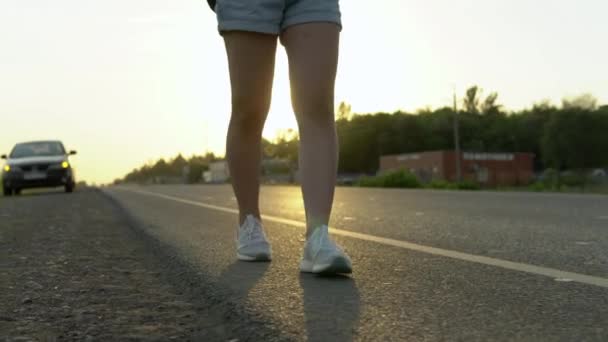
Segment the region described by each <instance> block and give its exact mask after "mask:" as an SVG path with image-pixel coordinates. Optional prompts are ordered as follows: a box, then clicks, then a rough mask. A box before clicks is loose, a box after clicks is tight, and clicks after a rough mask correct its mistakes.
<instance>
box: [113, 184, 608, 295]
mask: <svg viewBox="0 0 608 342" xmlns="http://www.w3.org/2000/svg"><path fill="white" fill-rule="evenodd" d="M113 189H118V190H121V191H127V192H133V193H138V194H142V195H147V196H152V197H157V198H162V199H166V200H170V201H174V202H179V203H184V204H189V205H193V206H197V207H201V208H206V209H210V210H215V211H221V212H225V213H230V214H238V210H236V209H232V208H226V207H221V206H217V205H212V204H207V203H202V202H197V201H191V200H187V199H183V198H179V197H173V196H168V195H163V194H159V193H155V192H150V191H143V190H135V189H129V188H123V187H115V188H113ZM262 218H263V219H264V220H266V221H269V222H275V223H281V224H285V225H289V226H293V227H302V228H304V227H306V224H305V223H304V222H301V221H296V220H291V219H286V218H282V217H277V216H271V215H263V216H262ZM330 232H331V233H332V234H336V235H341V236H346V237H350V238H354V239H359V240H364V241H370V242H375V243H379V244H382V245H386V246H393V247H398V248H403V249H408V250H412V251H416V252H422V253H427V254H431V255H437V256H442V257H446V258H452V259H457V260H463V261H468V262H473V263H477V264H482V265H489V266H495V267H499V268H504V269H507V270H513V271H519V272H526V273H531V274H536V275H542V276H546V277H550V278H553V279H556V280H559V279H568V280H572V281H574V282H578V283H582V284H588V285H595V286H599V287H604V288H608V279H606V278H601V277H596V276H590V275H585V274H580V273H574V272H567V271H561V270H558V269H554V268H548V267H542V266H534V265H529V264H524V263H519V262H513V261H507V260H501V259H496V258H490V257H485V256H481V255H474V254H468V253H462V252H456V251H451V250H447V249H442V248H436V247H430V246H424V245H419V244H416V243H412V242H407V241H401V240H395V239H389V238H383V237H379V236H374V235H369V234H363V233H356V232H351V231H347V230H343V229H337V228H330Z"/></svg>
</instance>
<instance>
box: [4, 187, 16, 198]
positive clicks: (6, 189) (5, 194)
mask: <svg viewBox="0 0 608 342" xmlns="http://www.w3.org/2000/svg"><path fill="white" fill-rule="evenodd" d="M2 192H3V193H4V196H7V197H8V196H10V195H12V194H13V190H11V188H7V187H4V188H3V191H2Z"/></svg>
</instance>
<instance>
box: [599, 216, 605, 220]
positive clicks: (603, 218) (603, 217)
mask: <svg viewBox="0 0 608 342" xmlns="http://www.w3.org/2000/svg"><path fill="white" fill-rule="evenodd" d="M597 219H598V220H608V216H598V217H597Z"/></svg>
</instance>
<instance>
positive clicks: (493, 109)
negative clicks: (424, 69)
mask: <svg viewBox="0 0 608 342" xmlns="http://www.w3.org/2000/svg"><path fill="white" fill-rule="evenodd" d="M482 95H483V92H482V90H481V89H480V88H479V87H477V86H474V87H470V88H469V89H467V91H466V93H465V94H464V97H463V98H462V100H461V101H460V102H459V103H457V104H456V106H455V107H456V109H455V108H453V107H443V108H438V109H434V110H433V109H421V110H418V111H417V112H415V113H407V112H404V111H397V112H394V113H374V114H354V113H352V110H351V107H350V105H348V104H346V103H344V102H343V103H341V104H340V105H339V107H338V109H337V112H336V126H337V132H338V137H339V144H340V157H339V172H340V173H357V174H361V173H365V174H374V173H376V171H377V170H378V167H379V159H380V156H383V155H390V154H401V153H413V152H421V151H436V150H453V149H454V120H455V119H456V118H457V120H458V127H459V135H460V145H461V149H462V150H463V151H469V152H530V153H534V155H535V164H534V165H535V170H536V171H542V170H545V169H549V168H551V169H554V170H573V171H583V170H589V169H593V168H608V106H606V105H604V106H599V105H598V103H597V100H596V99H595V98H594V97H593V96H591V95H588V94H585V95H581V96H578V97H575V98H570V99H564V100H563V101H562V103H561V104H560V105H559V106H557V105H553V104H551V103H549V102H547V101H544V102H540V103H537V104H535V105H533V106H532V107H531V108H528V109H524V110H520V111H507V110H506V109H505V108H504V107H503V106H502V105H500V104H499V102H498V94H497V93H490V94H488V95H487V96H482ZM298 145H299V140H298V136H297V133H295V132H294V131H292V130H288V131H285V132H283V133H281V134H280V135H279V136H278V137H277V138H276V139H275V140H274V141H269V140H264V141H263V143H262V154H263V157H264V158H280V159H286V160H289V161H290V162H291V164H292V165H293V168H292V169H293V170H295V169H297V161H298V157H297V156H298ZM218 159H221V158H220V157H219V156H216V155H214V154H212V153H207V154H206V155H204V156H193V157H191V158H190V159H185V158H183V157H182V156H181V155H179V156H177V157H175V158H173V159H171V160H169V161H165V160H164V159H160V160H158V161H157V162H156V163H153V164H149V165H145V166H143V167H141V168H139V169H136V170H133V171H132V172H131V173H129V174H128V175H126V176H125V177H124V179H122V180H119V181H127V182H141V181H145V180H147V179H150V178H151V177H158V176H173V177H180V176H183V168H184V166H186V165H187V166H188V167H189V170H190V172H189V176H188V180H187V181H189V182H193V183H194V182H199V181H200V180H201V175H202V172H203V171H205V170H207V169H208V165H209V163H211V162H213V161H215V160H218Z"/></svg>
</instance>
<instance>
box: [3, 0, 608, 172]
mask: <svg viewBox="0 0 608 342" xmlns="http://www.w3.org/2000/svg"><path fill="white" fill-rule="evenodd" d="M340 5H341V9H342V16H343V26H344V29H343V32H342V36H341V46H340V49H341V51H340V61H339V71H338V77H337V83H336V102H337V103H339V102H340V101H346V102H348V103H350V104H351V105H352V109H353V111H354V112H355V113H374V112H381V111H384V112H394V111H396V110H407V111H412V112H413V111H415V110H416V109H418V108H423V107H431V108H437V107H441V106H445V105H449V104H450V103H451V97H452V93H453V91H454V89H456V92H457V94H463V93H464V91H465V89H466V88H467V87H468V86H471V85H479V86H481V87H482V88H483V89H484V90H485V91H486V93H487V92H492V91H497V92H498V93H499V102H500V103H501V104H503V105H504V106H505V107H506V108H508V109H512V110H517V109H522V108H525V107H530V106H531V105H532V104H533V103H535V102H540V101H542V100H550V101H552V102H553V103H555V104H559V103H560V101H561V99H562V98H563V97H568V96H575V95H578V94H582V93H591V94H593V95H594V96H595V97H597V98H598V99H599V102H600V103H603V104H605V103H608V66H607V63H608V62H607V61H608V44H606V43H605V42H606V37H608V21H606V13H608V1H605V0H579V1H572V0H534V1H530V0H415V1H414V0H378V1H369V0H368V1H363V0H347V1H342V2H341V4H340ZM216 27H217V22H216V19H215V16H214V13H213V12H212V11H210V9H209V8H208V7H207V4H206V1H204V0H104V1H95V0H54V1H48V0H0V117H1V118H2V120H1V121H0V128H2V129H1V133H0V152H2V153H7V152H9V151H10V149H11V148H12V146H13V145H14V144H15V143H17V142H20V141H26V140H33V139H60V140H62V141H64V143H65V145H66V147H67V148H68V149H75V150H77V151H78V153H79V154H78V155H77V156H76V157H74V158H73V164H74V165H75V166H76V168H77V170H78V176H79V178H80V179H83V180H86V181H88V182H95V183H98V184H100V183H106V182H110V181H112V180H113V179H115V178H117V177H122V176H124V175H125V174H126V173H127V172H129V171H130V170H132V169H133V168H136V167H139V166H141V165H143V164H144V163H146V162H150V161H153V160H156V159H158V158H160V157H165V158H167V157H172V156H175V155H176V154H177V153H183V154H184V155H186V156H190V155H192V154H202V153H204V152H205V151H212V152H215V153H219V154H223V153H224V144H225V142H224V140H225V134H226V129H227V125H228V118H229V112H230V88H229V79H228V69H227V61H226V56H225V51H224V46H223V42H222V39H221V37H220V36H219V35H218V33H217V29H216ZM277 56H278V57H277V65H276V72H275V83H274V90H273V104H272V107H271V111H270V115H269V118H268V121H267V124H266V128H265V130H264V136H265V137H268V138H272V137H274V136H275V135H276V133H277V132H278V131H279V130H281V129H288V128H295V120H294V119H293V114H292V111H291V107H290V100H289V84H288V76H287V59H286V57H285V52H284V50H283V49H279V50H278V51H277Z"/></svg>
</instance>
